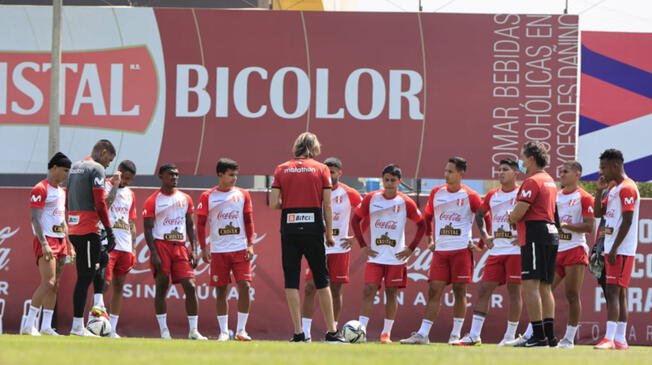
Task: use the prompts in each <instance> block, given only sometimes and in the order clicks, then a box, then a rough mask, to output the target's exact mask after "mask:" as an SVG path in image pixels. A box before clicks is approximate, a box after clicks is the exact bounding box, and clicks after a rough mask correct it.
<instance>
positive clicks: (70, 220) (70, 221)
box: [68, 215, 79, 226]
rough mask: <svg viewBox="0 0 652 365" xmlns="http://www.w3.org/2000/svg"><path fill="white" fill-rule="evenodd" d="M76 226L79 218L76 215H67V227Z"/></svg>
mask: <svg viewBox="0 0 652 365" xmlns="http://www.w3.org/2000/svg"><path fill="white" fill-rule="evenodd" d="M76 224H79V216H78V215H69V216H68V225H71V226H74V225H76Z"/></svg>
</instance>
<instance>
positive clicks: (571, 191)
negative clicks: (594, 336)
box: [552, 161, 595, 349]
mask: <svg viewBox="0 0 652 365" xmlns="http://www.w3.org/2000/svg"><path fill="white" fill-rule="evenodd" d="M580 176H582V165H581V164H580V163H579V162H577V161H569V162H565V163H564V164H563V165H562V168H561V170H560V175H559V182H560V183H561V186H562V189H561V190H560V191H559V192H558V193H557V211H558V214H559V222H560V224H561V230H560V231H559V249H558V251H557V268H556V270H555V279H554V281H553V283H552V290H553V291H554V290H555V288H556V287H557V286H558V285H559V284H560V283H561V282H562V281H564V289H565V294H566V300H567V301H568V324H567V326H566V334H564V337H563V338H562V339H561V340H560V341H559V344H558V345H557V347H559V348H568V349H570V348H573V347H574V343H575V334H576V333H577V328H578V324H579V321H580V316H581V311H582V303H581V300H580V292H581V290H582V283H583V282H584V272H585V270H586V266H587V265H588V264H589V256H588V252H589V246H588V245H587V243H586V234H591V233H593V226H594V224H595V218H594V217H593V197H592V196H591V195H590V194H589V193H587V192H586V191H585V190H584V189H582V188H581V187H579V186H578V183H579V181H580Z"/></svg>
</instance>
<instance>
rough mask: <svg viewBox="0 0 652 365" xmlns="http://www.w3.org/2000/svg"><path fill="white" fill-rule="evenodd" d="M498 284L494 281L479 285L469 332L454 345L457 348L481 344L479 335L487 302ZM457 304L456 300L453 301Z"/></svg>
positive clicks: (485, 315) (487, 309)
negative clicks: (457, 346)
mask: <svg viewBox="0 0 652 365" xmlns="http://www.w3.org/2000/svg"><path fill="white" fill-rule="evenodd" d="M498 285H499V283H498V282H495V281H483V282H481V283H480V289H479V290H478V301H477V303H476V305H475V308H474V310H473V319H472V321H471V330H470V331H469V333H468V334H467V335H466V336H464V337H463V338H462V339H461V340H460V341H459V342H457V343H455V345H459V346H473V345H479V344H481V343H482V341H481V339H480V334H481V333H482V326H483V325H484V320H485V318H486V317H487V313H488V312H489V300H490V299H491V295H492V294H493V292H494V290H495V289H496V288H497V287H498ZM455 303H456V304H457V299H455Z"/></svg>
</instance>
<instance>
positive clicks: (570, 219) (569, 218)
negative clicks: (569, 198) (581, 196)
mask: <svg viewBox="0 0 652 365" xmlns="http://www.w3.org/2000/svg"><path fill="white" fill-rule="evenodd" d="M559 221H560V222H561V223H569V224H570V223H573V217H572V216H570V215H568V214H565V215H563V216H561V218H560V219H559Z"/></svg>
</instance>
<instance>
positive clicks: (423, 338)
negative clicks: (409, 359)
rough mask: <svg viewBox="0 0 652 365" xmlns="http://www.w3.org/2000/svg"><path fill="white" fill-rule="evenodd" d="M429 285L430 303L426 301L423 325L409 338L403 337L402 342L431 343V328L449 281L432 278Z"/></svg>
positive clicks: (411, 343) (413, 343) (412, 343)
mask: <svg viewBox="0 0 652 365" xmlns="http://www.w3.org/2000/svg"><path fill="white" fill-rule="evenodd" d="M428 285H429V287H428V303H426V310H425V313H424V316H423V320H421V327H420V328H419V330H418V331H417V332H413V333H412V336H410V337H409V338H405V339H402V340H401V344H409V345H425V344H428V343H430V340H429V339H428V337H429V335H430V329H431V328H432V325H433V323H434V322H435V320H436V319H437V316H438V315H439V309H440V308H441V296H442V294H443V293H444V289H445V288H446V285H447V283H446V282H445V281H441V280H431V281H430V282H429V283H428Z"/></svg>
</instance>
